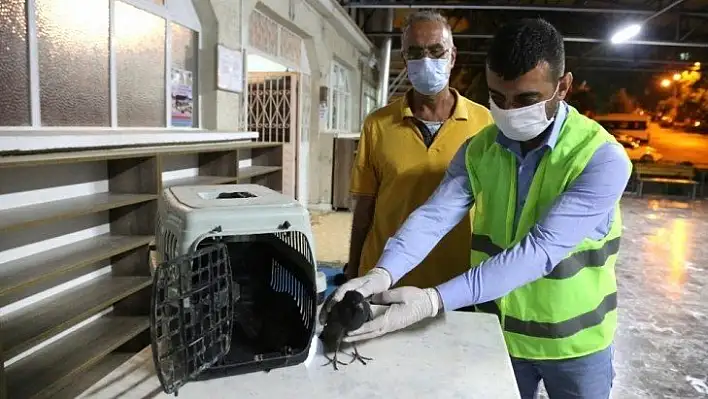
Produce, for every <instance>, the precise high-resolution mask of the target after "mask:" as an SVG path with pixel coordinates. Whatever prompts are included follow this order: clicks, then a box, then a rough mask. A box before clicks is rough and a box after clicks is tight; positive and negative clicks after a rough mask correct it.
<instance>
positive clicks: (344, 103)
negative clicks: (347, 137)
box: [327, 62, 351, 132]
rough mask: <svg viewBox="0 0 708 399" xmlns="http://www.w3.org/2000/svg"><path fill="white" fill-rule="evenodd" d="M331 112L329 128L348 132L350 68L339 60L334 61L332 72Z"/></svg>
mask: <svg viewBox="0 0 708 399" xmlns="http://www.w3.org/2000/svg"><path fill="white" fill-rule="evenodd" d="M329 86H330V97H329V104H330V109H331V111H330V113H329V123H328V126H327V127H328V128H329V129H330V130H336V131H343V132H348V131H349V129H350V127H351V91H350V87H351V85H350V84H349V69H347V68H345V67H344V66H342V65H341V64H339V63H337V62H333V63H332V73H331V74H330V84H329Z"/></svg>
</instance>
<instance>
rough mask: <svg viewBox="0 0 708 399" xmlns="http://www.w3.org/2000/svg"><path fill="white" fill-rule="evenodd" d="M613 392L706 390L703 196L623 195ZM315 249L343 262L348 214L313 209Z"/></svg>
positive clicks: (706, 208)
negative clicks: (686, 198)
mask: <svg viewBox="0 0 708 399" xmlns="http://www.w3.org/2000/svg"><path fill="white" fill-rule="evenodd" d="M622 209H623V218H624V236H623V241H622V249H621V253H620V258H619V261H618V263H617V279H618V284H619V295H620V310H619V312H620V326H619V331H618V334H617V339H616V344H615V345H616V359H615V368H616V371H617V378H616V380H615V385H614V390H613V398H616V399H625V398H626V399H635V398H637V399H639V398H641V399H648V398H667V399H668V398H682V399H683V398H708V382H707V380H708V259H707V258H708V202H707V201H702V202H694V203H689V202H682V201H670V200H651V199H636V198H625V199H623V200H622ZM312 219H313V230H314V234H315V245H316V251H317V255H318V256H317V257H318V259H319V260H320V261H323V262H327V263H334V264H341V263H344V262H345V261H346V258H347V254H348V251H349V245H348V241H349V229H350V227H351V215H350V214H348V213H330V214H318V215H313V218H312Z"/></svg>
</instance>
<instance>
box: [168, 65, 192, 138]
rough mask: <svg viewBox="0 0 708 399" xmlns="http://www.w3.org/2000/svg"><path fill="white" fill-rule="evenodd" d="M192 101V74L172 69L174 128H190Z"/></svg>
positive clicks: (172, 122) (172, 123)
mask: <svg viewBox="0 0 708 399" xmlns="http://www.w3.org/2000/svg"><path fill="white" fill-rule="evenodd" d="M193 114H194V101H193V98H192V72H191V71H186V70H184V69H179V68H172V118H171V119H172V121H171V125H172V126H174V127H192V126H193V124H192V115H193Z"/></svg>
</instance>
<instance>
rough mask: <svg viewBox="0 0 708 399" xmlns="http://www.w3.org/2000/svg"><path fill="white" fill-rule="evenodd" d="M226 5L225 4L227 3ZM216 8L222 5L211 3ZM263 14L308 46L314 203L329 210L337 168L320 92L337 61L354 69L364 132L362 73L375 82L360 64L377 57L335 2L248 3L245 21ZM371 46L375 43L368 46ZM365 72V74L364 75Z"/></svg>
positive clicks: (355, 125)
mask: <svg viewBox="0 0 708 399" xmlns="http://www.w3.org/2000/svg"><path fill="white" fill-rule="evenodd" d="M224 1H225V0H224ZM212 2H217V0H212ZM254 9H258V10H259V11H260V12H262V13H263V14H265V15H267V16H268V17H269V18H271V19H273V20H274V21H276V22H277V23H279V24H280V25H282V26H284V27H286V28H287V29H289V30H291V31H292V32H294V33H296V34H297V35H299V36H300V37H302V38H303V39H304V40H305V47H306V50H307V58H308V59H309V66H310V76H311V82H312V92H311V93H312V95H311V96H312V110H311V122H310V126H311V129H310V130H311V136H310V140H309V143H310V144H309V151H308V153H309V154H310V156H309V173H308V178H307V180H308V182H309V203H310V205H314V206H317V207H325V208H327V207H330V206H331V197H332V163H333V149H334V136H333V134H332V132H327V131H326V127H325V126H324V125H322V124H320V120H319V116H318V115H319V94H320V87H321V86H329V75H330V71H331V66H332V61H333V60H336V61H337V62H339V63H340V64H342V65H344V66H346V67H347V68H349V71H350V84H351V96H352V100H351V108H350V112H351V115H352V116H353V120H352V126H351V128H352V130H353V131H357V130H358V129H359V126H360V122H361V121H360V119H359V116H360V115H361V81H362V73H363V74H364V75H366V76H370V70H369V71H365V69H368V66H366V67H364V66H362V64H361V63H360V61H359V60H360V58H361V57H362V56H368V55H369V54H371V53H372V52H375V50H374V49H373V48H370V49H368V50H363V49H361V48H359V47H357V45H356V43H357V41H356V40H354V38H353V37H352V34H351V33H347V32H351V30H352V29H354V30H357V28H356V26H355V24H354V22H353V21H351V20H349V19H348V17H347V18H345V19H337V18H335V16H341V15H345V14H346V13H345V12H343V11H342V9H341V7H340V6H339V5H338V4H337V3H336V2H335V1H334V0H244V16H245V17H246V19H245V20H246V21H247V16H248V15H249V14H250V12H252V10H254ZM369 44H370V43H369ZM362 71H364V72H362Z"/></svg>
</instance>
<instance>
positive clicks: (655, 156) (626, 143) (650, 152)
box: [615, 134, 664, 163]
mask: <svg viewBox="0 0 708 399" xmlns="http://www.w3.org/2000/svg"><path fill="white" fill-rule="evenodd" d="M615 138H616V139H617V141H618V142H619V143H620V144H622V146H623V147H624V149H625V150H626V151H627V155H628V156H629V159H630V160H632V161H639V162H647V163H649V162H659V160H660V159H661V158H663V157H664V156H663V155H661V153H660V152H659V151H657V150H656V148H654V147H650V146H648V145H644V144H641V143H640V142H639V140H637V139H635V138H634V137H631V136H627V135H625V134H621V135H618V136H615Z"/></svg>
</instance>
